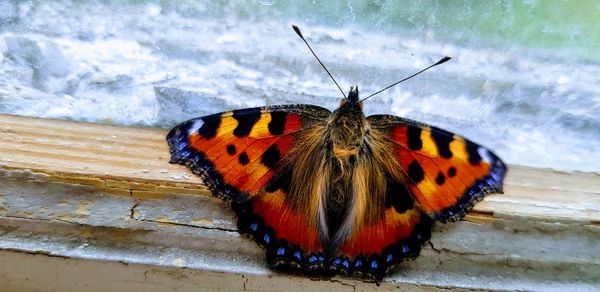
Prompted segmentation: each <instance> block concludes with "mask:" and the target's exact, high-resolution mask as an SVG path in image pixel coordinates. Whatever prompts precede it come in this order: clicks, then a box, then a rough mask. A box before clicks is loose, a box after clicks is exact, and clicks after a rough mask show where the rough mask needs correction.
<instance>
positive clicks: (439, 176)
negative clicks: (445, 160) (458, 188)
mask: <svg viewBox="0 0 600 292" xmlns="http://www.w3.org/2000/svg"><path fill="white" fill-rule="evenodd" d="M444 182H446V177H445V176H444V174H443V173H442V172H441V171H440V172H438V174H437V177H436V178H435V183H436V184H437V185H438V186H441V185H443V184H444Z"/></svg>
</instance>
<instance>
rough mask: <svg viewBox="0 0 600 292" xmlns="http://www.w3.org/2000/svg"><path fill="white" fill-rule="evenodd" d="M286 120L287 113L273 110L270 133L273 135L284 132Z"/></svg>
mask: <svg viewBox="0 0 600 292" xmlns="http://www.w3.org/2000/svg"><path fill="white" fill-rule="evenodd" d="M286 120H287V113H285V112H272V113H271V121H270V122H269V133H271V134H272V135H281V134H283V130H284V128H285V121H286Z"/></svg>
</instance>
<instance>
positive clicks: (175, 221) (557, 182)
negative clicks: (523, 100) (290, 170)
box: [0, 115, 600, 291]
mask: <svg viewBox="0 0 600 292" xmlns="http://www.w3.org/2000/svg"><path fill="white" fill-rule="evenodd" d="M165 135H166V130H157V129H141V128H124V127H115V126H106V125H98V124H89V123H77V122H69V121H58V120H47V119H37V118H28V117H17V116H10V115H0V186H1V187H0V267H2V268H0V282H5V283H6V282H7V281H8V280H10V281H9V282H10V283H13V284H14V286H10V287H13V288H19V287H28V286H24V285H23V286H19V283H23V282H22V281H21V282H19V281H17V280H18V279H21V278H24V277H29V282H28V283H30V284H31V283H34V282H35V283H36V284H37V285H47V284H48V283H47V281H50V280H51V278H52V277H36V276H35V275H36V274H39V272H40V271H39V269H42V268H39V269H38V268H35V269H29V270H28V269H27V267H28V265H29V267H33V266H36V267H41V266H43V265H50V266H51V267H53V268H52V269H56V270H63V271H65V272H67V271H68V273H67V274H62V276H63V277H67V278H70V277H72V279H73V282H72V283H73V284H72V285H71V286H69V282H68V281H66V282H64V283H62V282H61V283H62V284H64V285H63V286H53V287H56V289H52V290H65V289H69V288H77V287H81V286H78V285H82V284H81V282H80V283H78V284H75V283H76V282H77V281H75V279H78V278H80V279H87V280H86V281H88V283H89V284H90V285H100V283H101V282H102V281H104V280H107V281H108V280H110V279H111V278H115V279H123V278H122V277H120V276H118V275H119V274H118V273H105V274H102V275H103V276H102V277H104V278H102V279H99V278H94V277H91V276H90V274H86V273H95V271H98V270H102V269H104V267H106V268H108V267H114V268H115V269H116V270H115V271H117V270H123V273H126V274H127V273H130V275H131V277H132V281H134V282H135V281H137V282H135V283H136V284H135V285H134V284H131V286H129V287H131V289H144V287H145V288H149V287H161V288H164V289H166V288H167V287H175V286H168V285H170V284H169V283H171V284H173V285H177V283H179V284H181V285H184V286H185V287H188V286H189V287H188V288H190V289H192V288H193V287H196V288H211V289H216V288H223V289H227V287H229V288H231V289H233V288H232V287H234V286H232V285H234V284H235V285H238V286H235V287H238V288H239V287H242V288H246V290H261V289H263V288H264V289H267V290H280V289H284V287H285V289H289V288H288V286H290V285H292V286H291V287H299V288H298V289H303V290H305V289H307V288H308V289H334V290H344V289H345V288H349V289H352V290H356V289H358V290H361V289H365V290H366V289H371V288H373V287H374V285H373V284H372V283H368V282H367V283H365V282H363V281H362V280H361V279H349V278H344V277H335V278H333V279H321V280H320V281H308V280H307V279H306V278H304V277H302V276H291V275H285V274H278V273H274V272H272V271H269V270H268V269H266V268H265V266H264V260H263V252H262V250H261V249H260V248H258V247H257V246H256V244H254V243H253V242H252V241H251V240H248V239H246V238H244V237H240V236H239V234H238V233H237V231H236V228H235V218H234V214H233V212H232V211H231V210H229V208H228V206H227V205H226V204H225V203H223V202H221V201H220V200H218V199H215V198H213V197H212V196H210V193H209V192H208V190H207V189H206V188H205V186H204V185H203V184H202V182H201V180H200V179H199V178H198V177H196V176H194V175H192V174H191V173H190V172H189V171H188V170H187V169H186V168H184V167H182V166H179V165H171V164H169V163H168V160H169V151H168V149H167V145H166V142H165V139H164V137H165ZM40 254H42V255H40ZM48 255H51V256H52V257H57V256H58V257H62V258H64V259H65V260H64V261H61V262H56V260H54V259H53V258H52V257H50V258H49V257H48ZM15 259H19V265H22V266H20V267H21V270H18V269H17V270H18V271H19V272H16V271H17V270H13V269H10V268H8V267H10V266H11V265H7V264H4V263H9V262H11V261H14V260H15ZM27 263H30V264H27ZM122 263H125V264H127V265H125V266H121V265H122ZM37 264H41V266H37ZM73 266H82V267H87V268H88V269H87V270H86V269H82V270H77V269H73ZM186 268H189V269H191V270H187V269H186ZM110 269H112V268H110ZM142 270H145V271H146V273H141V272H140V271H142ZM150 270H152V271H162V272H161V274H160V275H161V276H159V277H157V278H156V277H155V278H152V277H148V272H147V271H150ZM127 271H129V272H127ZM396 271H397V272H395V273H392V274H391V275H390V277H388V278H387V279H386V282H385V283H383V284H382V286H381V287H380V289H388V288H394V287H397V286H398V287H402V288H404V289H409V288H415V289H421V288H427V289H431V290H437V289H446V288H452V289H463V288H464V289H502V290H504V289H526V290H539V289H542V290H543V289H545V288H547V289H560V288H564V289H570V288H578V289H588V288H598V287H600V175H599V174H597V173H580V172H561V171H554V170H548V169H534V168H528V167H522V166H516V165H511V166H509V172H508V176H507V178H506V183H505V194H503V195H490V196H488V197H487V198H486V199H485V200H484V201H483V202H480V203H478V204H477V205H476V206H475V208H474V210H473V211H472V212H471V213H469V214H468V215H467V217H466V218H465V221H463V222H459V223H454V224H438V225H436V227H435V228H434V234H433V236H432V240H431V244H430V245H428V246H426V247H425V249H424V251H423V253H422V255H421V256H420V257H419V258H418V259H417V260H416V261H411V262H406V263H402V264H401V265H400V266H399V267H398V268H397V269H396ZM556 271H560V272H559V273H558V274H557V272H556ZM34 272H35V273H34ZM28 273H29V274H28ZM169 275H174V276H169ZM182 275H185V276H182ZM182 279H184V280H182ZM200 279H203V280H200ZM204 279H212V280H211V282H210V285H208V284H206V282H205V281H204ZM5 280H6V281H5ZM122 281H123V280H122ZM156 281H159V282H160V283H161V284H160V285H155V284H156V283H157V282H156ZM132 283H133V282H132ZM152 283H155V284H152ZM182 283H183V284H182ZM199 283H205V285H204V286H202V285H200V284H199ZM241 283H246V284H244V285H241ZM248 283H250V284H248ZM153 285H154V286H153ZM186 285H187V286H186ZM240 285H241V286H240ZM245 285H246V286H245ZM293 285H299V286H293ZM31 287H35V285H34V286H31ZM37 287H41V286H37ZM45 287H50V286H45ZM97 287H101V286H97ZM106 287H108V286H106ZM252 287H254V288H252ZM361 287H362V288H361ZM259 288H260V289H259ZM161 290H163V289H161ZM263 291H264V290H263Z"/></svg>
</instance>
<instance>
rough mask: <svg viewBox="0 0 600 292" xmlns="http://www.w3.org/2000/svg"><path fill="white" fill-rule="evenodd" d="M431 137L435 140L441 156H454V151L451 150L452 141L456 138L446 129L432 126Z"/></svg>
mask: <svg viewBox="0 0 600 292" xmlns="http://www.w3.org/2000/svg"><path fill="white" fill-rule="evenodd" d="M431 139H433V141H434V142H435V146H436V147H437V149H438V153H439V154H440V156H441V157H444V158H451V157H452V152H451V151H450V142H452V140H454V138H452V134H450V133H448V132H446V131H444V130H440V129H438V128H434V127H432V128H431Z"/></svg>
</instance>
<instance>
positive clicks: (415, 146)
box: [406, 126, 423, 150]
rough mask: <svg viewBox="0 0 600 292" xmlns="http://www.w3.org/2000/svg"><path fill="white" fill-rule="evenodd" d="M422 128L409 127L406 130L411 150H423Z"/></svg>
mask: <svg viewBox="0 0 600 292" xmlns="http://www.w3.org/2000/svg"><path fill="white" fill-rule="evenodd" d="M421 132H422V130H421V128H420V127H413V126H409V127H408V128H407V129H406V137H407V139H408V148H409V149H410V150H421V148H423V141H421Z"/></svg>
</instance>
